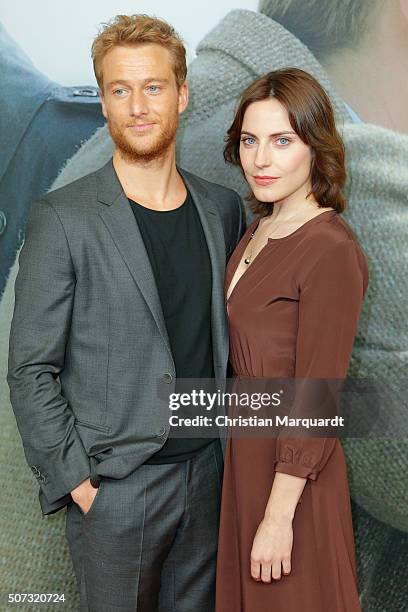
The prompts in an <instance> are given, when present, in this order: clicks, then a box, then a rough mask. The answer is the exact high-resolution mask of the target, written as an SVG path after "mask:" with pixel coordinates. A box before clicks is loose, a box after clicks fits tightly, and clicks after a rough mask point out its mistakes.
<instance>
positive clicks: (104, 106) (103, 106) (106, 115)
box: [99, 87, 108, 119]
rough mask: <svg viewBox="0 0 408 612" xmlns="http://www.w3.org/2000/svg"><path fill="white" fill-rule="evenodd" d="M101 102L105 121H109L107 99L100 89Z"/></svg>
mask: <svg viewBox="0 0 408 612" xmlns="http://www.w3.org/2000/svg"><path fill="white" fill-rule="evenodd" d="M99 100H100V101H101V106H102V114H103V116H104V117H105V119H107V118H108V113H107V112H106V104H105V98H104V96H103V89H102V88H101V87H100V88H99Z"/></svg>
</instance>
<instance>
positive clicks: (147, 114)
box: [101, 44, 188, 163]
mask: <svg viewBox="0 0 408 612" xmlns="http://www.w3.org/2000/svg"><path fill="white" fill-rule="evenodd" d="M102 75H103V91H101V102H102V111H103V114H104V116H105V118H106V119H107V122H108V127H109V131H110V133H111V136H112V139H113V141H114V142H115V144H116V147H117V148H118V149H119V150H120V151H121V153H122V154H123V156H124V157H125V158H126V159H127V160H128V161H131V162H136V163H148V162H150V161H152V160H154V159H158V158H160V157H163V155H165V154H166V152H167V151H168V150H169V147H171V146H172V145H174V143H175V139H176V131H177V127H178V122H179V114H180V113H182V112H183V110H184V109H185V108H186V106H187V102H188V89H187V85H186V84H183V85H182V86H181V87H180V89H178V87H177V83H176V77H175V74H174V70H173V61H172V57H171V55H170V53H169V51H168V50H167V49H165V48H164V47H161V46H160V45H156V44H143V45H137V46H125V47H114V48H113V49H112V50H111V51H109V53H107V54H106V55H105V57H104V58H103V60H102Z"/></svg>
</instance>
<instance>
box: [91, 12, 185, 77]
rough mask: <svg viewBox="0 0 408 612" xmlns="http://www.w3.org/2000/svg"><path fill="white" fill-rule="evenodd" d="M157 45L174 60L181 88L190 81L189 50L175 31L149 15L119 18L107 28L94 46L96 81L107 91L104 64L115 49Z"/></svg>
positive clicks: (164, 22)
mask: <svg viewBox="0 0 408 612" xmlns="http://www.w3.org/2000/svg"><path fill="white" fill-rule="evenodd" d="M148 43H150V44H152V43H154V44H156V45H160V46H162V47H164V48H165V49H167V50H168V51H169V53H170V55H171V57H172V59H173V69H174V75H175V77H176V83H177V87H178V88H180V87H181V85H182V84H183V83H184V81H185V80H186V76H187V63H186V49H185V47H184V44H183V41H182V39H181V38H180V36H179V35H178V34H177V32H176V31H175V30H174V28H173V27H172V26H171V25H169V24H168V23H167V22H166V21H164V20H162V19H157V18H156V17H150V16H149V15H144V14H140V15H116V17H114V19H112V20H111V21H109V22H108V23H105V24H103V27H102V29H101V30H100V32H99V34H98V36H97V37H96V38H95V40H94V41H93V43H92V59H93V65H94V72H95V77H96V80H97V82H98V85H99V87H100V89H103V76H102V60H103V58H104V57H105V55H106V54H107V53H108V52H109V51H111V50H112V49H113V48H114V47H130V46H136V45H143V44H148Z"/></svg>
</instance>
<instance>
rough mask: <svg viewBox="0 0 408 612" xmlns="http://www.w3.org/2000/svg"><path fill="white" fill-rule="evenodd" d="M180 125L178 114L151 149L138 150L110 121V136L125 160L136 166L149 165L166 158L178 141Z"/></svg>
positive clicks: (169, 122)
mask: <svg viewBox="0 0 408 612" xmlns="http://www.w3.org/2000/svg"><path fill="white" fill-rule="evenodd" d="M178 124H179V114H178V112H176V114H175V115H174V116H173V117H172V118H171V119H170V120H169V121H168V123H167V125H166V126H165V127H164V129H163V130H162V131H161V134H160V136H159V138H157V140H156V142H154V143H153V144H152V146H151V147H150V148H146V149H145V150H143V149H137V148H136V147H135V146H132V144H131V143H130V142H129V141H128V140H127V138H126V136H125V134H124V132H123V131H121V130H120V129H119V128H118V127H117V126H116V125H115V124H113V123H111V122H109V121H108V128H109V132H110V135H111V137H112V140H113V142H114V143H115V145H116V147H117V148H118V150H119V151H120V153H121V155H122V156H123V158H124V159H125V160H126V161H127V162H130V163H134V164H148V163H150V162H152V161H155V160H158V159H162V158H163V157H165V155H166V153H167V152H168V150H169V148H170V147H171V145H172V144H173V143H174V142H175V140H176V133H177V128H178Z"/></svg>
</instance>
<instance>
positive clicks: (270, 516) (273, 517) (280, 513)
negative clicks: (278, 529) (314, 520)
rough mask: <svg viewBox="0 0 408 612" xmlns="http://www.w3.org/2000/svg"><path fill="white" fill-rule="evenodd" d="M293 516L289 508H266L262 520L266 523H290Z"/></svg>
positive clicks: (293, 513)
mask: <svg viewBox="0 0 408 612" xmlns="http://www.w3.org/2000/svg"><path fill="white" fill-rule="evenodd" d="M294 516H295V511H294V510H292V509H291V508H279V509H278V508H268V507H267V508H266V510H265V514H264V521H265V523H267V524H275V525H276V524H278V525H290V524H291V523H292V521H293V518H294Z"/></svg>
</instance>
